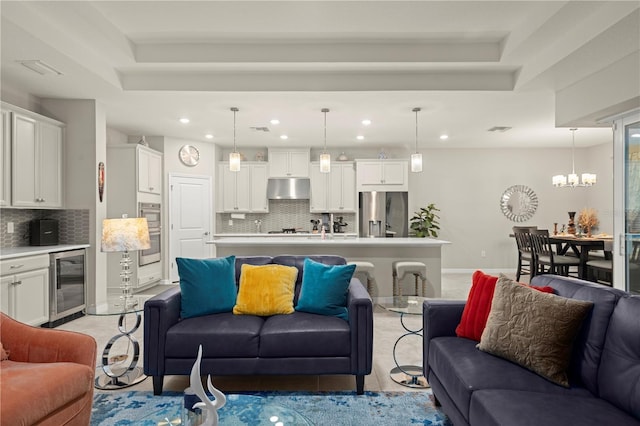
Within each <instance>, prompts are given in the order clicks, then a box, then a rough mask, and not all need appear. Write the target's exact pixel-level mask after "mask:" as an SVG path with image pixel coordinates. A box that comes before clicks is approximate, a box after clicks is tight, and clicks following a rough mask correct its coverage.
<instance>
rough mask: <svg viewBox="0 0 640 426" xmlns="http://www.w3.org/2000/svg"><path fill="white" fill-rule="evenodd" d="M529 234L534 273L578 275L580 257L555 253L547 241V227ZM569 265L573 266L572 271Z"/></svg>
mask: <svg viewBox="0 0 640 426" xmlns="http://www.w3.org/2000/svg"><path fill="white" fill-rule="evenodd" d="M529 235H530V238H531V249H532V251H533V263H534V267H533V269H534V271H535V272H534V275H536V274H540V273H550V274H556V275H563V276H565V277H567V276H569V275H571V274H575V275H573V276H575V277H578V274H579V267H580V259H579V258H577V257H574V256H565V255H560V254H557V253H555V252H554V251H553V245H552V244H551V242H550V241H549V230H548V229H536V230H534V231H532V232H531V233H530V234H529ZM571 267H575V271H572V270H571Z"/></svg>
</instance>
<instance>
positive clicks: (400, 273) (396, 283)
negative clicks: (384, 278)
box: [392, 261, 427, 297]
mask: <svg viewBox="0 0 640 426" xmlns="http://www.w3.org/2000/svg"><path fill="white" fill-rule="evenodd" d="M392 268H393V295H394V296H402V287H401V286H400V281H402V280H403V279H404V277H405V275H406V274H413V276H414V277H415V279H416V296H419V295H420V292H419V291H418V288H419V287H418V278H419V279H420V280H422V296H423V297H427V265H425V264H424V263H422V262H408V261H395V262H393V264H392Z"/></svg>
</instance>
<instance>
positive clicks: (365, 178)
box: [356, 160, 409, 192]
mask: <svg viewBox="0 0 640 426" xmlns="http://www.w3.org/2000/svg"><path fill="white" fill-rule="evenodd" d="M356 187H357V190H358V191H359V192H367V191H408V189H409V176H408V168H407V161H404V160H357V162H356Z"/></svg>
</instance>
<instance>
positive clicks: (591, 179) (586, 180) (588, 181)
mask: <svg viewBox="0 0 640 426" xmlns="http://www.w3.org/2000/svg"><path fill="white" fill-rule="evenodd" d="M582 183H583V184H585V185H587V186H591V185H595V183H596V175H595V174H593V173H583V174H582Z"/></svg>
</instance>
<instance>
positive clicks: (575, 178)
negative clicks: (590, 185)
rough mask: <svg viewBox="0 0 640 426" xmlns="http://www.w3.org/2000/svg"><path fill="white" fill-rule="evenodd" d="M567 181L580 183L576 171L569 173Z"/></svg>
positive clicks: (572, 183)
mask: <svg viewBox="0 0 640 426" xmlns="http://www.w3.org/2000/svg"><path fill="white" fill-rule="evenodd" d="M567 182H568V183H569V185H573V186H575V185H578V184H579V183H580V179H579V178H578V175H577V174H575V173H571V174H569V176H567Z"/></svg>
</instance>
